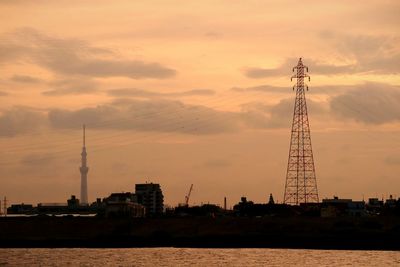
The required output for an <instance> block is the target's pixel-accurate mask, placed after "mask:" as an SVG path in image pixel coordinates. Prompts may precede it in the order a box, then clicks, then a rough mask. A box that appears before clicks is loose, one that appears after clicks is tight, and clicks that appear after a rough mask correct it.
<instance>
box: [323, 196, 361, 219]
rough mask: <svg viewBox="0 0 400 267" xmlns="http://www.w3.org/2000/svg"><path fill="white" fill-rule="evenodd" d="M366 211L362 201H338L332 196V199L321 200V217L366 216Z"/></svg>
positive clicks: (338, 199)
mask: <svg viewBox="0 0 400 267" xmlns="http://www.w3.org/2000/svg"><path fill="white" fill-rule="evenodd" d="M366 215H367V211H366V208H365V202H364V201H353V200H352V199H340V198H338V197H337V196H334V197H333V198H332V199H323V200H322V205H321V217H338V216H354V217H361V216H366Z"/></svg>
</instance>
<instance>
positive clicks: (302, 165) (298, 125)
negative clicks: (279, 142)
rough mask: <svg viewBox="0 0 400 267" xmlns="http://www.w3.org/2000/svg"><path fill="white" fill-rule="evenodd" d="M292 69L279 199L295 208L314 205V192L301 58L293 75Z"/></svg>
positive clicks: (316, 196)
mask: <svg viewBox="0 0 400 267" xmlns="http://www.w3.org/2000/svg"><path fill="white" fill-rule="evenodd" d="M295 69H296V74H295V75H293V76H292V77H291V79H290V80H292V79H293V78H295V79H297V83H296V85H294V86H293V90H294V89H296V100H295V104H294V114H293V123H292V133H291V139H290V149H289V159H288V166H287V174H286V185H285V195H284V197H283V199H284V203H286V204H294V205H299V204H300V203H309V202H318V189H317V180H316V177H315V167H314V158H313V152H312V147H311V135H310V125H309V122H308V113H307V104H306V96H305V92H304V87H306V88H307V91H308V86H307V85H304V78H308V80H309V81H310V76H309V75H308V74H306V73H304V70H306V72H308V67H307V66H305V65H303V62H302V60H301V58H300V59H299V62H298V63H297V66H296V67H294V68H293V72H294V70H295Z"/></svg>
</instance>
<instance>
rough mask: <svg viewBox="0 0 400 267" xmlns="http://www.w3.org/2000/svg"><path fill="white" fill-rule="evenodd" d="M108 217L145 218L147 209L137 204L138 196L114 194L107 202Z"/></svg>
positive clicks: (127, 193) (106, 211)
mask: <svg viewBox="0 0 400 267" xmlns="http://www.w3.org/2000/svg"><path fill="white" fill-rule="evenodd" d="M104 202H105V216H106V217H133V218H138V217H144V216H145V215H146V211H145V207H144V206H143V205H141V204H139V203H137V199H136V195H135V194H133V193H130V192H126V193H112V194H111V195H110V196H109V197H107V198H106V199H105V200H104Z"/></svg>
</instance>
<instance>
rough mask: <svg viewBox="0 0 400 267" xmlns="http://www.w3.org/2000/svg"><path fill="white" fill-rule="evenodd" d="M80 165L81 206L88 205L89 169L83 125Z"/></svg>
mask: <svg viewBox="0 0 400 267" xmlns="http://www.w3.org/2000/svg"><path fill="white" fill-rule="evenodd" d="M81 156H82V163H81V167H80V168H79V170H80V171H81V204H83V205H86V204H88V189H87V174H88V171H89V167H88V166H87V160H86V156H87V153H86V127H85V124H84V125H83V147H82V153H81Z"/></svg>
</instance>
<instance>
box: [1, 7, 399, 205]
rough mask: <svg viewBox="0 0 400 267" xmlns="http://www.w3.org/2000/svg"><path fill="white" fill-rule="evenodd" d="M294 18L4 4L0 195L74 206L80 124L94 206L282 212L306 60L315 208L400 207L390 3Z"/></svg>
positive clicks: (275, 10)
mask: <svg viewBox="0 0 400 267" xmlns="http://www.w3.org/2000/svg"><path fill="white" fill-rule="evenodd" d="M295 3H296V1H281V2H279V3H277V2H269V1H265V2H263V1H255V0H254V1H248V2H246V4H244V3H241V2H240V1H219V2H217V3H215V2H211V1H203V2H201V3H193V2H186V3H182V2H180V1H166V2H165V1H149V2H146V3H131V2H130V1H118V4H115V3H110V2H108V1H96V4H94V3H90V2H84V3H80V4H79V5H78V4H71V3H70V2H69V1H57V2H51V1H44V0H43V1H39V2H38V3H36V4H33V3H30V2H29V1H3V2H0V12H1V14H2V17H4V19H3V21H4V22H3V23H2V25H1V26H0V36H1V40H2V42H0V66H1V74H0V104H1V109H0V146H1V147H2V151H3V152H2V153H0V184H1V185H0V188H1V191H0V196H7V199H8V200H9V202H10V203H22V202H25V203H37V202H63V201H64V200H65V199H67V198H68V197H69V196H70V195H71V194H74V195H77V196H79V195H80V177H81V176H80V172H79V170H78V169H77V168H78V167H79V165H80V163H81V162H80V161H81V157H80V155H79V153H80V151H82V139H81V127H82V124H86V125H87V130H88V132H89V134H88V137H87V140H86V141H87V151H88V154H89V155H90V156H89V160H88V161H89V163H88V165H90V177H89V179H88V188H89V189H90V190H89V193H88V194H89V202H92V201H94V200H95V198H96V196H100V197H101V196H106V195H108V194H109V193H110V192H121V191H125V192H127V191H133V189H134V184H136V183H144V182H146V181H149V182H150V181H151V182H154V183H159V184H161V185H162V187H163V191H164V193H165V203H166V204H170V205H176V204H177V203H180V202H183V201H184V199H185V195H186V193H187V189H188V188H189V186H190V185H191V184H194V191H193V193H192V196H191V202H192V203H197V204H200V203H201V202H203V203H207V202H210V203H217V204H222V203H223V198H224V197H227V200H228V206H229V205H231V204H232V203H236V202H237V201H238V200H239V199H240V197H241V196H246V197H248V198H249V199H252V200H254V201H256V202H267V201H268V198H269V195H270V193H272V194H273V196H274V199H275V201H277V202H282V201H283V194H284V187H285V175H286V168H287V154H288V150H289V141H290V126H291V122H292V113H293V104H294V98H295V95H294V93H293V90H292V86H293V84H292V82H290V77H291V75H292V67H293V66H294V65H296V63H297V61H298V58H300V57H302V58H303V60H304V64H305V65H308V67H309V69H310V74H312V80H311V82H310V83H309V87H310V91H308V92H306V95H307V104H308V108H309V119H310V124H311V125H312V141H313V152H314V155H315V168H316V173H317V177H318V191H319V198H320V199H323V198H325V197H329V198H331V197H332V196H333V195H338V196H339V197H343V198H353V199H362V198H363V196H365V197H366V198H367V197H378V198H381V197H382V196H383V197H384V198H387V197H388V196H389V195H390V194H392V195H393V196H395V198H397V197H399V195H398V194H400V193H399V192H396V191H395V190H396V188H400V177H399V175H398V173H399V170H400V149H399V148H400V146H399V144H400V135H399V130H400V78H399V72H400V67H399V64H398V63H399V61H400V36H399V35H398V34H397V32H398V30H399V25H400V18H399V16H398V15H397V13H398V12H397V11H398V10H399V7H400V5H399V3H398V2H396V1H385V2H382V1H365V2H363V3H356V2H348V1H336V2H334V3H321V2H320V1H310V2H309V3H308V4H307V6H299V7H296V8H294V4H295ZM7 14H12V16H8V15H7ZM150 14H151V15H150ZM365 17H368V20H365V19H364V18H365ZM81 25H85V27H81Z"/></svg>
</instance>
